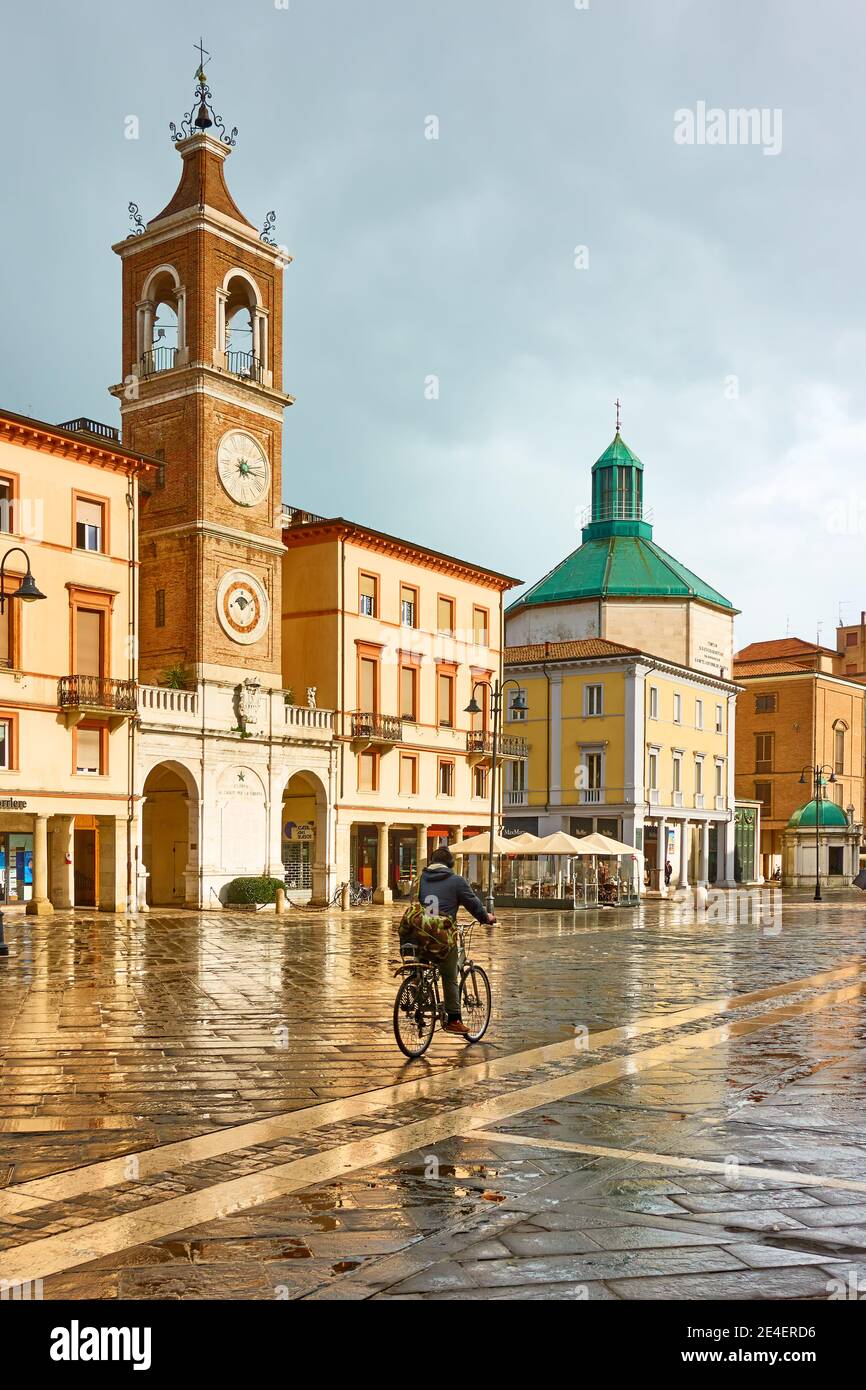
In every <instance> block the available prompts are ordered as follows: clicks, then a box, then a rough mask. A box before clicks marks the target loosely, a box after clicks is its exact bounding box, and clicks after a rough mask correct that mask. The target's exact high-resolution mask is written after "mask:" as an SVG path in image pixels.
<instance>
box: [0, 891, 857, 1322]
mask: <svg viewBox="0 0 866 1390" xmlns="http://www.w3.org/2000/svg"><path fill="white" fill-rule="evenodd" d="M732 901H733V900H732ZM735 915H737V914H735V913H733V912H732V913H731V917H732V918H733V917H734V916H735ZM739 915H740V916H741V917H742V918H744V919H747V918H748V917H749V914H748V913H745V912H742V911H741V912H740V913H739ZM395 921H396V914H395V913H393V912H391V911H388V910H385V909H375V908H371V909H366V910H363V911H356V912H351V913H348V914H345V915H341V914H339V913H333V914H332V913H324V912H319V913H315V912H308V913H301V912H295V913H294V914H292V915H290V916H287V917H285V918H282V919H278V918H275V917H274V916H273V915H264V914H262V915H260V916H256V917H250V916H248V915H244V916H237V917H236V916H230V915H228V914H223V915H215V914H206V915H205V914H203V915H196V914H186V913H185V914H178V915H176V916H164V915H161V914H160V913H157V912H154V913H150V914H148V915H147V916H146V917H142V918H140V919H127V918H122V917H121V918H111V917H106V916H103V915H99V914H94V915H87V914H83V913H82V914H78V915H73V914H58V915H57V916H56V917H54V918H53V919H44V918H40V919H30V918H24V917H23V916H18V915H12V914H10V915H9V916H8V917H7V928H8V930H7V935H8V939H9V941H10V945H11V952H12V953H11V955H10V957H9V958H8V959H7V960H5V961H0V1056H2V1090H0V1280H6V1281H8V1282H10V1283H13V1284H14V1283H21V1282H25V1281H27V1280H34V1279H41V1280H42V1281H43V1292H44V1297H45V1298H47V1299H52V1298H122V1299H127V1298H133V1299H176V1298H194V1299H200V1298H226V1299H231V1298H254V1299H274V1298H278V1299H282V1298H311V1299H335V1298H339V1299H367V1298H373V1299H382V1298H390V1299H420V1298H435V1299H442V1298H455V1299H466V1298H468V1299H478V1298H493V1299H502V1298H505V1299H512V1298H541V1299H577V1298H581V1299H605V1300H611V1299H635V1298H673V1299H702V1298H720V1297H721V1298H742V1299H756V1298H757V1299H764V1298H771V1299H772V1298H782V1299H791V1298H798V1299H827V1298H828V1297H841V1296H845V1290H846V1289H847V1290H850V1288H851V1287H858V1288H859V1289H860V1292H861V1294H862V1293H864V1292H866V1132H864V1119H863V1116H864V1098H866V1080H864V1078H866V1067H864V1059H866V1025H864V994H863V990H864V986H866V964H864V962H866V900H864V899H862V898H861V897H860V896H859V895H856V894H854V893H853V892H852V893H850V894H845V895H840V896H839V897H838V898H835V899H832V900H830V901H828V902H827V903H825V904H823V905H822V906H819V907H816V905H815V904H813V903H812V902H811V900H810V899H808V898H806V897H789V896H786V897H785V899H784V904H783V910H782V914H781V922H779V921H778V920H776V921H775V923H774V924H772V925H770V924H768V922H767V921H764V922H763V923H761V922H755V921H753V920H741V921H739V922H737V921H734V920H731V921H728V922H718V921H715V920H713V921H708V920H707V919H706V917H704V918H703V919H701V918H700V916H696V915H695V914H693V913H691V912H690V911H689V909H688V908H684V907H682V906H680V905H678V904H676V903H672V902H665V903H659V902H655V903H647V904H645V905H644V906H642V907H641V908H640V909H637V910H634V911H625V910H624V911H622V912H618V911H602V912H591V913H581V914H578V915H576V916H574V917H572V915H571V914H568V915H564V914H557V913H530V912H524V913H503V917H502V921H501V922H500V924H499V925H498V926H497V927H496V928H493V929H488V928H476V929H475V932H474V939H473V942H472V949H473V954H474V956H475V957H476V959H478V960H479V961H480V962H481V963H482V964H484V965H485V966H486V967H488V968H489V971H490V975H491V980H492V985H493V990H494V1016H493V1020H492V1023H491V1027H490V1030H489V1033H488V1035H487V1037H486V1038H485V1040H484V1041H483V1042H482V1043H481V1044H478V1045H477V1046H475V1047H469V1046H466V1045H465V1044H464V1043H462V1042H461V1041H460V1040H459V1039H454V1038H448V1037H445V1036H444V1035H442V1034H441V1033H440V1032H439V1031H438V1030H437V1033H436V1035H435V1037H434V1041H433V1045H432V1047H431V1049H430V1051H429V1052H428V1053H427V1055H426V1056H425V1057H424V1058H423V1059H421V1060H420V1061H417V1062H413V1063H409V1062H407V1061H406V1060H405V1059H404V1058H403V1057H402V1055H401V1054H400V1053H399V1051H398V1050H397V1047H396V1045H395V1042H394V1038H393V1033H392V1031H391V1008H392V1004H393V998H394V994H395V992H396V981H395V980H394V978H393V975H392V970H393V964H394V955H395V943H396V928H395ZM780 926H781V929H779V927H780Z"/></svg>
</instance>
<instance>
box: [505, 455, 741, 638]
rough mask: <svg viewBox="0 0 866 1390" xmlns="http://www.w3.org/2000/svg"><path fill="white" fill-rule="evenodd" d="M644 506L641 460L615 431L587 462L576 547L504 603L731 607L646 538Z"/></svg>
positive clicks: (515, 608)
mask: <svg viewBox="0 0 866 1390" xmlns="http://www.w3.org/2000/svg"><path fill="white" fill-rule="evenodd" d="M651 515H652V514H651V512H648V511H647V509H646V508H645V507H644V504H643V464H642V463H641V461H640V459H639V458H638V456H637V454H635V453H633V452H632V450H631V449H630V448H629V447H628V445H627V444H626V442H625V440H624V439H623V438H622V435H621V434H620V432H619V429H617V432H616V434H615V436H614V438H613V439H612V440H611V442H610V444H608V446H607V448H606V449H605V451H604V453H603V454H602V455H601V457H600V458H598V459H597V460H596V462H595V463H594V464H593V467H592V506H591V509H590V513H589V519H588V521H587V524H586V525H585V526H584V527H583V532H582V536H583V544H582V545H581V546H580V547H579V548H578V549H577V550H574V551H572V553H571V555H568V556H566V558H565V559H564V560H563V561H561V563H560V564H558V565H557V566H556V568H555V569H553V570H551V571H550V573H549V574H547V575H545V577H544V578H543V579H540V580H539V581H538V583H537V584H534V585H533V586H532V588H530V589H527V591H526V593H525V594H522V595H521V596H520V597H519V598H518V599H516V600H515V602H514V603H513V604H512V605H511V606H510V608H509V610H508V611H509V612H510V613H515V612H517V611H518V610H519V609H521V608H523V607H524V606H535V605H537V604H543V603H568V602H570V601H573V600H579V599H588V598H607V597H608V596H616V597H626V596H628V597H631V596H632V595H633V596H635V597H638V598H656V597H665V598H693V599H699V600H702V601H703V602H704V603H712V604H715V605H716V606H717V607H719V608H727V609H729V610H730V611H731V612H736V611H737V610H736V609H735V608H734V606H733V604H732V603H731V601H730V599H726V598H725V597H724V595H723V594H720V593H719V592H718V590H717V589H713V588H711V586H710V585H709V584H705V583H704V581H703V580H702V579H699V578H698V576H697V575H696V574H694V573H693V572H692V570H690V569H687V568H686V566H685V565H682V564H680V562H679V560H675V559H674V557H673V556H672V555H669V554H668V552H667V551H666V550H662V548H661V546H660V545H656V543H655V541H654V540H653V538H652V534H653V528H652V526H651V524H650V517H651Z"/></svg>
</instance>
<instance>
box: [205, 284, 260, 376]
mask: <svg viewBox="0 0 866 1390" xmlns="http://www.w3.org/2000/svg"><path fill="white" fill-rule="evenodd" d="M217 348H218V350H219V351H221V352H224V353H225V364H226V368H227V369H228V371H230V372H233V373H234V375H235V376H239V377H241V378H242V379H243V380H245V381H258V382H262V381H264V380H265V378H266V374H267V371H268V319H267V310H266V309H265V308H264V306H263V305H262V297H261V294H260V292H259V287H258V285H257V284H256V282H255V280H253V278H252V276H251V275H248V274H247V272H246V271H245V270H239V269H235V270H230V271H229V273H228V275H227V276H226V278H225V280H224V281H223V285H222V289H221V290H219V291H218V292H217Z"/></svg>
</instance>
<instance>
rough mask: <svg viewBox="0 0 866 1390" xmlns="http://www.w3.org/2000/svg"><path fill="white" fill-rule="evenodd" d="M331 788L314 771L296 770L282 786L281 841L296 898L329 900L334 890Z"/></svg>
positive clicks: (288, 882) (287, 875)
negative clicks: (330, 826) (331, 853)
mask: <svg viewBox="0 0 866 1390" xmlns="http://www.w3.org/2000/svg"><path fill="white" fill-rule="evenodd" d="M328 835H329V820H328V792H327V788H326V787H325V784H324V783H323V782H322V780H321V778H320V777H319V776H318V774H317V773H315V772H308V771H306V770H303V771H298V772H293V773H292V774H291V776H290V777H289V779H288V781H287V782H286V785H285V787H284V788H283V804H282V818H281V829H280V845H281V851H282V861H283V868H284V872H285V878H286V892H287V893H288V895H289V897H290V898H291V899H292V901H294V902H303V901H304V900H305V899H307V900H309V901H310V902H315V903H326V902H328V901H329V900H330V897H331V893H332V892H333V885H332V884H331V881H330V880H331V878H332V877H333V868H332V866H331V864H330V859H331V855H330V851H329V846H328Z"/></svg>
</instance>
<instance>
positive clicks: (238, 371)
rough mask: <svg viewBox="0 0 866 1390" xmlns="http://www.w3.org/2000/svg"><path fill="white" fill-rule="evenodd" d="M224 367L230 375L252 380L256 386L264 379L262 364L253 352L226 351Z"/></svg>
mask: <svg viewBox="0 0 866 1390" xmlns="http://www.w3.org/2000/svg"><path fill="white" fill-rule="evenodd" d="M226 369H227V370H228V371H230V372H231V374H232V376H239V377H240V378H241V380H242V381H254V382H255V383H256V385H257V386H261V384H262V382H263V380H264V364H263V363H262V360H261V358H260V357H256V355H255V353H254V352H232V351H229V352H227V353H226Z"/></svg>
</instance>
